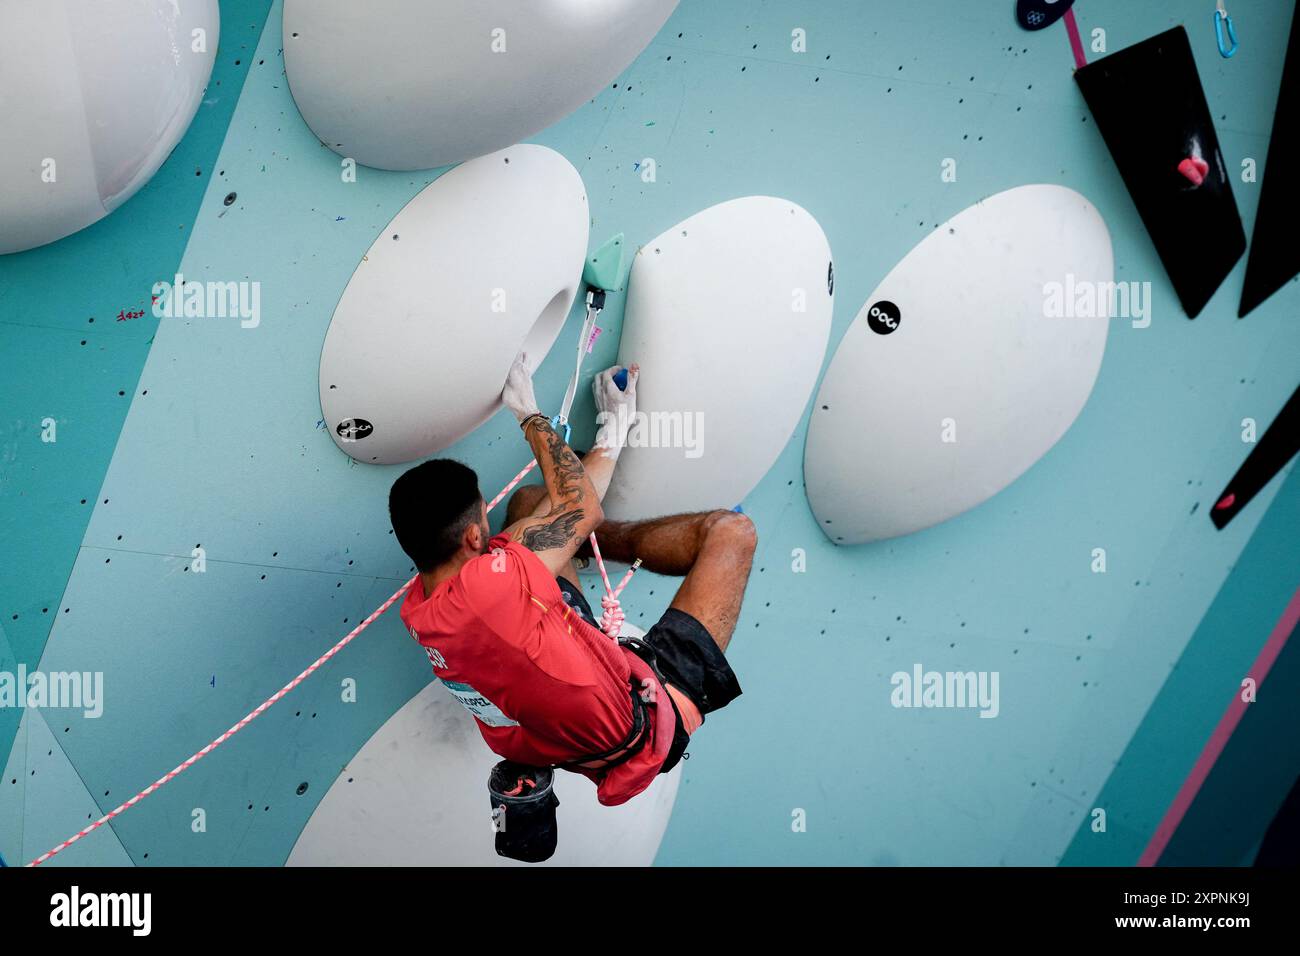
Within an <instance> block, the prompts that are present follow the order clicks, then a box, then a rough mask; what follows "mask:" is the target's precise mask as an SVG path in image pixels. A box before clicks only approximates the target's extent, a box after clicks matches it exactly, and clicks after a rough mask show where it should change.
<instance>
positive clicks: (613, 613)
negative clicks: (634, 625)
mask: <svg viewBox="0 0 1300 956" xmlns="http://www.w3.org/2000/svg"><path fill="white" fill-rule="evenodd" d="M590 540H591V553H592V554H593V555H595V558H596V567H598V568H600V578H601V580H602V581H604V582H605V596H604V597H603V598H601V599H600V606H601V608H602V609H603V611H604V613H603V614H602V615H601V616H600V629H601V630H602V631H604V632H605V633H606V634H608V635H609V636H610V637H612V638H613V639H614V640H616V641H617V640H618V637H619V635H620V634H622V633H623V621H624V620H626V618H625V617H624V615H623V607H622V605H621V604H619V603H618V596H619V595H620V594H622V593H623V589H624V588H625V587H627V584H628V582H629V581H631V580H632V575H633V574H635V573H636V569H637V568H639V567H641V559H640V558H637V559H636V560H635V561H633V562H632V567H630V568H628V569H627V573H626V574H625V575H623V579H622V580H621V581H619V582H618V587H616V588H615V587H610V585H609V572H607V571H606V570H605V562H604V561H603V560H602V559H601V557H600V545H599V544H597V543H596V535H595V534H594V533H593V534H592V535H591V538H590Z"/></svg>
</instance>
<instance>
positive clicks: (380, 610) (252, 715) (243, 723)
mask: <svg viewBox="0 0 1300 956" xmlns="http://www.w3.org/2000/svg"><path fill="white" fill-rule="evenodd" d="M536 465H537V462H536V460H534V461H531V462H529V463H528V467H527V468H525V469H523V470H522V471H520V472H519V474H517V475H515V476H514V477H513V478H511V479H510V483H509V484H508V485H506V486H505V487H504V488H502V489H501V493H500V494H498V495H497V496H496V497H495V498H493V499H492V500H491V501H490V502H489V503H488V511H491V510H492V509H493V508H495V507H496V506H497V505H498V504H500V503H501V500H502V499H503V498H505V496H506V495H508V494H510V492H511V491H512V490H514V487H515V485H517V484H519V482H521V481H523V480H524V478H525V476H527V474H528V473H529V472H530V471H532V470H533V468H534V467H536ZM416 577H419V575H416ZM414 583H415V577H413V578H411V580H409V581H407V582H406V583H405V584H403V585H402V586H401V587H400V588H399V589H398V590H397V591H396V592H395V593H394V594H393V596H392V597H390V598H389V599H388V600H387V601H385V602H384V603H383V604H381V605H379V607H377V608H376V609H375V610H374V611H373V612H372V613H371V615H370V616H369V617H367V618H366V619H365V620H364V621H362V622H361V623H360V624H358V625H357V626H356V627H354V628H353V629H352V630H351V631H349V632H348V635H347V636H346V637H344V638H343V640H341V641H339V642H338V643H337V644H335V645H334V646H333V647H331V648H330V649H329V650H328V651H326V652H325V653H324V654H322V655H321V656H320V657H318V658H316V660H315V661H313V662H312V663H311V664H310V665H309V666H308V667H307V669H306V670H304V671H303V672H302V673H301V674H299V675H298V676H297V677H295V678H294V679H293V680H291V681H289V683H287V684H285V685H284V686H283V687H281V688H280V689H279V690H278V691H276V692H275V693H274V694H272V695H271V696H270V697H268V698H267V699H266V700H264V701H262V703H260V704H258V705H257V706H256V707H255V708H253V709H252V710H251V711H249V712H248V713H247V714H245V715H244V717H243V719H241V720H240V721H239V722H238V723H236V724H235V725H234V726H233V727H231V728H230V729H229V730H227V731H226V732H225V733H224V734H222V735H221V736H220V737H218V738H217V739H216V740H214V741H212V743H210V744H208V745H207V746H206V747H204V748H203V749H202V750H200V751H198V752H197V753H194V754H191V755H190V756H189V757H187V758H186V759H185V760H183V761H181V763H180V764H179V765H178V766H177V767H176V768H175V769H174V770H171V771H169V772H167V773H165V774H163V775H162V776H161V777H159V778H158V779H157V780H155V781H154V782H153V783H151V784H149V786H147V787H145V788H144V789H143V790H141V791H140V792H139V793H137V794H136V795H135V796H134V797H132V798H131V799H130V800H128V801H126V803H124V804H122V805H121V806H119V807H116V808H114V809H113V810H110V811H109V812H108V813H106V814H104V815H103V816H102V817H100V818H99V819H98V820H96V821H95V822H94V823H92V824H90V826H88V827H86V828H85V829H83V830H80V831H78V832H77V833H75V834H73V835H72V836H70V837H69V838H68V839H66V840H64V841H63V842H62V843H60V844H59V845H58V846H56V847H55V848H54V849H52V850H49V851H47V852H45V853H42V854H41V855H40V856H38V857H37V858H36V859H34V860H32V861H31V862H30V863H28V864H27V865H28V866H40V865H41V864H42V863H44V862H45V861H46V860H48V859H49V858H50V857H52V856H54V855H55V854H56V853H61V852H63V851H64V850H66V849H67V848H68V847H70V846H72V844H74V843H76V842H77V841H78V840H80V839H81V838H82V837H84V836H87V835H89V834H91V833H93V832H95V831H96V830H98V829H99V828H100V827H102V826H103V825H104V824H105V823H107V822H108V821H110V820H112V819H113V818H114V817H116V816H117V815H118V814H121V813H125V812H126V811H127V810H129V809H131V808H132V807H133V806H135V805H136V804H137V803H139V802H140V801H141V800H143V799H144V798H145V797H148V796H150V795H152V794H153V793H155V792H156V791H158V790H159V789H160V788H161V787H163V786H164V785H165V784H168V783H170V782H171V781H172V780H175V779H176V778H177V777H179V776H180V775H181V774H182V773H184V772H185V771H186V770H189V769H190V767H192V766H194V765H195V764H196V763H198V762H199V761H200V760H202V759H203V758H204V757H206V756H207V755H208V754H210V753H212V751H214V750H216V749H217V748H218V747H220V746H221V745H222V744H224V743H225V742H226V741H227V740H229V739H230V738H231V737H233V736H235V734H237V733H239V732H240V731H241V730H243V729H244V728H245V727H247V726H248V725H249V724H250V723H252V722H253V721H254V720H255V719H256V718H258V717H260V716H261V715H262V714H263V713H264V712H265V711H266V710H268V709H269V708H270V707H271V705H272V704H274V703H276V702H278V701H279V700H280V699H281V698H282V697H284V696H285V695H286V694H288V693H289V691H291V690H293V689H294V688H295V687H297V686H298V685H299V684H301V683H302V682H303V681H304V680H306V679H307V678H308V677H310V676H311V675H312V674H313V673H315V671H316V670H317V669H318V668H319V667H320V666H321V665H322V664H324V663H325V662H326V661H328V660H329V659H330V658H331V657H333V656H334V655H335V654H337V653H338V652H339V651H341V650H343V648H345V647H347V646H348V645H349V644H350V643H352V639H353V638H355V637H356V636H357V635H358V634H360V633H361V632H362V631H364V630H365V629H366V628H368V627H369V626H370V625H371V624H373V623H374V622H375V621H377V620H378V619H379V618H380V617H381V616H383V614H384V612H385V611H387V610H388V609H389V608H390V607H392V606H393V605H394V604H395V603H397V600H398V598H400V597H401V596H402V595H403V594H405V593H406V589H407V588H409V587H410V586H411V585H412V584H414Z"/></svg>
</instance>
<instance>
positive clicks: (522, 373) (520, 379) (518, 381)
mask: <svg viewBox="0 0 1300 956" xmlns="http://www.w3.org/2000/svg"><path fill="white" fill-rule="evenodd" d="M501 401H502V402H504V403H505V406H506V408H508V409H510V411H511V412H513V413H514V416H515V418H517V419H519V421H521V422H522V421H523V420H524V419H525V418H527V417H528V416H529V415H536V414H537V413H538V412H539V411H541V409H539V408H538V407H537V396H535V395H534V394H533V370H532V369H531V368H529V367H528V356H527V355H526V354H524V353H523V352H520V353H519V354H518V355H516V356H515V361H514V364H513V365H511V366H510V374H509V375H507V376H506V387H505V388H504V389H503V390H502V391H501Z"/></svg>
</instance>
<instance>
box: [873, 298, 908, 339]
mask: <svg viewBox="0 0 1300 956" xmlns="http://www.w3.org/2000/svg"><path fill="white" fill-rule="evenodd" d="M902 321H903V314H902V313H901V312H899V311H898V306H896V305H894V303H892V302H886V301H885V300H883V299H882V300H881V301H879V302H877V303H875V304H874V305H872V306H871V309H870V311H868V312H867V324H868V325H870V326H871V331H872V332H875V333H876V334H877V335H888V334H889V333H891V332H893V331H894V330H895V329H897V328H898V326H899V323H900V322H902Z"/></svg>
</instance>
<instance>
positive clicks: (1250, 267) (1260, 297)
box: [1237, 13, 1300, 319]
mask: <svg viewBox="0 0 1300 956" xmlns="http://www.w3.org/2000/svg"><path fill="white" fill-rule="evenodd" d="M1297 127H1300V13H1296V14H1292V16H1291V40H1290V45H1289V46H1288V47H1287V51H1286V64H1285V65H1284V66H1283V67H1282V86H1281V89H1279V90H1278V94H1277V112H1276V113H1275V114H1274V115H1273V139H1272V142H1270V143H1269V146H1268V162H1267V164H1266V165H1265V166H1264V182H1263V184H1262V185H1261V186H1260V194H1259V214H1258V215H1257V216H1256V217H1255V235H1254V236H1253V237H1252V239H1251V241H1250V258H1249V259H1248V260H1247V261H1246V286H1245V288H1244V289H1243V290H1242V292H1241V308H1240V309H1238V311H1237V317H1238V318H1241V319H1244V318H1245V317H1246V316H1247V315H1248V314H1249V313H1250V312H1251V311H1252V310H1253V309H1254V308H1255V307H1256V306H1257V305H1259V304H1260V303H1261V302H1263V301H1264V300H1265V299H1267V298H1268V297H1269V296H1270V295H1272V294H1273V293H1274V292H1276V291H1277V290H1278V289H1280V288H1282V286H1284V285H1286V284H1287V283H1288V282H1290V281H1291V279H1292V278H1294V277H1295V275H1296V273H1297V272H1300V242H1298V241H1297V240H1296V232H1295V214H1296V210H1297V209H1300V182H1297V181H1296V176H1295V172H1294V170H1292V169H1291V160H1293V159H1294V158H1295V155H1296V149H1298V148H1300V129H1297Z"/></svg>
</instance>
